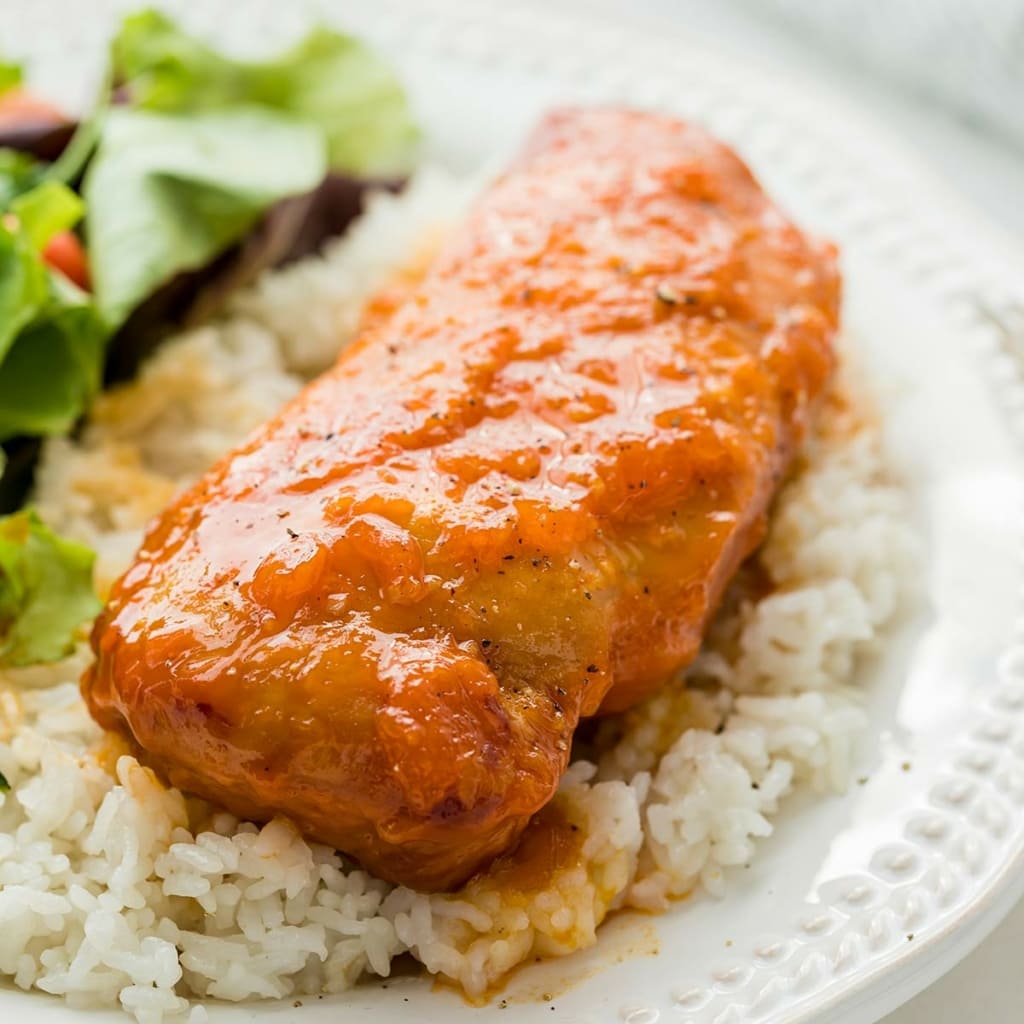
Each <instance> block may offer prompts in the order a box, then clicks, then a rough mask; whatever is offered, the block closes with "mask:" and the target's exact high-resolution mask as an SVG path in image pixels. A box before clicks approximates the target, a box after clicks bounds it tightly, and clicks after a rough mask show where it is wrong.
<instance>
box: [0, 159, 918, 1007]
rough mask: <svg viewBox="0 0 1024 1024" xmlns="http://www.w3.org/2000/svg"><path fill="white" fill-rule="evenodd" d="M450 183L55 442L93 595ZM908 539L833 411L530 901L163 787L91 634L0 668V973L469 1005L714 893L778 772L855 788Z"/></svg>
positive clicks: (590, 785)
mask: <svg viewBox="0 0 1024 1024" xmlns="http://www.w3.org/2000/svg"><path fill="white" fill-rule="evenodd" d="M465 196H466V188H465V186H464V185H462V184H459V183H456V182H452V181H450V180H447V179H445V178H444V177H443V176H441V175H439V174H436V173H431V174H425V175H422V176H421V177H419V178H418V179H417V181H416V182H415V184H414V185H413V186H412V187H411V188H410V189H409V191H408V192H407V193H406V194H405V195H404V196H402V197H400V198H395V197H391V196H381V197H378V198H377V199H376V200H375V201H374V203H373V204H372V207H371V209H370V211H369V212H368V213H367V214H366V216H365V217H364V218H363V219H362V221H361V222H360V223H359V225H357V227H356V228H355V230H354V231H352V232H351V233H350V234H349V235H348V236H347V237H346V238H345V239H343V240H341V241H340V242H338V243H336V244H334V245H333V246H332V247H331V248H330V249H329V251H328V252H327V253H326V255H325V256H324V257H322V258H317V259H313V260H309V261H306V262H304V263H302V264H301V265H298V266H295V267H293V268H291V269H289V270H286V271H283V272H279V273H277V274H274V275H270V276H268V277H267V278H266V279H265V280H263V281H262V282H261V283H260V284H259V286H258V287H257V288H255V289H254V290H252V291H251V292H249V293H248V294H246V295H244V296H241V297H240V298H238V299H237V300H236V302H235V305H234V308H233V310H232V315H231V317H230V318H227V319H225V320H223V321H222V322H219V323H217V324H215V325H213V326H208V327H204V328H202V329H200V330H197V331H194V332H192V333H190V334H187V335H185V336H183V337H181V338H179V339H177V340H175V341H174V342H172V343H168V344H167V345H166V346H165V347H164V348H163V349H162V350H161V351H160V353H159V354H158V355H157V356H156V357H155V358H154V359H153V360H152V361H151V362H150V363H149V364H148V365H147V366H146V367H145V369H144V371H143V373H142V375H141V377H140V379H139V380H138V381H137V382H136V383H134V384H132V385H130V386H128V387H126V388H124V389H122V390H121V391H119V392H116V393H114V394H111V395H109V396H106V397H104V398H103V399H101V400H100V402H99V403H98V404H97V406H96V408H95V410H94V412H93V414H92V415H91V417H90V420H89V423H88V425H87V426H86V428H85V430H84V432H83V434H82V435H81V437H80V438H79V439H78V440H77V441H70V440H61V441H54V442H51V443H50V444H48V445H47V447H46V451H45V454H44V458H43V463H42V469H41V473H40V478H39V490H38V495H37V499H38V505H39V507H40V509H41V511H42V512H43V514H44V516H45V517H46V518H47V519H48V520H49V521H50V522H51V523H52V524H53V525H54V526H55V527H56V528H57V529H59V530H61V531H63V532H65V533H68V534H70V535H72V536H75V537H78V538H80V539H82V540H84V541H86V542H87V543H89V544H91V545H93V546H94V547H95V548H96V549H97V550H98V552H99V559H98V564H97V581H98V585H99V587H100V588H101V590H102V589H105V588H106V587H108V586H109V584H110V582H111V581H112V579H113V578H114V577H115V576H116V575H117V574H118V573H119V572H120V571H121V570H122V569H123V568H124V567H125V565H126V563H127V562H128V561H129V560H130V558H131V555H132V552H133V550H134V547H135V545H136V544H137V542H138V539H139V535H140V532H141V529H142V527H143V525H144V523H145V522H146V520H147V519H148V518H149V517H150V516H151V515H152V514H153V513H154V512H156V511H157V510H158V509H159V508H160V507H161V506H162V505H163V504H164V503H165V502H166V500H167V499H168V497H169V496H170V495H171V494H173V493H174V492H175V491H176V490H177V489H178V488H179V487H181V486H182V485H183V484H184V483H186V482H187V481H189V480H190V479H192V478H194V477H195V476H196V475H197V474H199V473H200V472H201V471H202V470H203V469H204V468H205V467H206V466H207V465H208V464H209V463H210V462H211V461H212V460H213V459H214V458H215V457H217V456H218V455H219V454H221V453H222V452H223V451H224V450H226V449H227V448H229V447H230V446H231V445H233V444H234V443H236V442H237V441H238V440H240V439H241V438H242V437H243V436H244V435H245V434H246V433H247V432H248V431H249V430H250V429H251V428H252V427H253V426H254V425H256V424H257V423H259V422H260V421H262V420H263V419H265V418H266V417H267V416H268V415H269V414H271V413H272V412H273V411H274V410H275V409H276V408H277V407H278V406H279V405H280V404H281V402H282V401H284V400H285V399H286V398H288V397H289V396H291V395H292V394H294V393H295V392H296V391H297V390H298V389H299V388H300V387H301V385H302V383H303V380H304V379H306V378H308V377H309V376H310V375H312V374H314V373H316V372H317V371H319V370H321V369H322V368H323V367H325V366H326V365H328V364H329V363H330V362H331V361H332V360H333V358H334V357H335V355H336V353H337V350H338V348H339V345H343V344H345V343H347V342H348V341H349V340H350V339H351V337H352V336H353V334H354V332H355V330H356V326H357V322H358V316H359V310H360V308H361V306H362V304H363V302H364V301H365V299H366V297H367V296H368V295H369V294H370V293H372V292H373V291H374V290H375V289H377V288H378V287H380V286H381V285H382V284H383V283H385V282H386V281H387V280H388V279H389V278H390V277H392V276H393V275H394V274H395V273H396V270H397V269H398V268H399V267H401V266H402V265H403V264H405V263H407V262H408V259H409V254H410V252H413V251H415V250H416V247H417V246H420V247H421V249H422V245H423V239H424V238H425V237H429V236H430V235H431V233H436V232H437V231H440V230H441V229H442V228H443V226H444V224H445V223H447V222H450V221H451V220H452V219H454V218H455V217H456V216H457V215H458V212H459V210H460V209H461V208H462V207H463V205H464V202H465ZM914 547H915V546H914V542H913V536H912V533H911V530H910V527H909V525H908V522H907V515H906V510H905V502H904V496H903V494H902V493H901V491H900V489H899V487H898V486H896V485H895V484H894V483H893V482H892V480H891V479H890V478H889V475H888V473H887V470H886V466H885V463H884V459H883V456H882V452H881V446H880V440H879V434H878V431H877V429H876V428H875V427H874V426H873V425H872V424H871V423H870V422H865V421H861V420H860V419H859V418H858V416H857V415H856V413H855V412H852V411H850V409H848V408H846V407H845V406H843V405H842V404H841V403H839V402H835V403H833V404H832V405H831V406H830V407H829V408H828V409H827V410H826V413H825V416H824V417H823V422H822V425H821V427H820V429H819V431H818V433H817V435H816V436H815V438H813V439H812V441H811V442H810V444H809V446H808V450H807V455H806V458H805V459H804V461H803V463H802V465H801V466H800V467H799V472H798V474H797V475H796V477H795V479H794V480H793V481H792V482H791V483H790V484H789V485H788V487H787V488H786V489H785V491H784V492H783V494H782V496H781V498H780V500H779V502H778V507H777V509H776V512H775V516H774V520H773V526H772V529H771V532H770V535H769V538H768V540H767V542H766V544H765V546H764V549H763V551H762V552H761V554H760V563H761V567H762V570H763V572H764V573H766V574H767V576H768V577H769V578H770V580H771V582H772V583H773V584H774V585H775V589H773V590H772V591H771V592H770V594H769V595H768V596H766V597H762V598H761V599H759V600H739V599H736V600H733V601H731V602H730V603H729V605H728V607H727V608H726V609H725V610H724V611H723V613H722V615H721V616H720V617H719V620H718V622H717V623H716V626H715V627H714V629H713V631H712V634H711V636H710V638H709V640H708V643H707V644H706V648H705V651H704V652H703V653H702V655H701V657H700V659H699V661H698V663H697V664H696V665H695V666H694V667H693V669H692V670H691V672H690V673H689V679H688V683H687V685H686V686H683V685H682V684H681V683H677V684H675V685H670V686H667V687H666V688H665V689H664V690H663V691H662V692H661V693H659V694H658V695H657V696H655V697H654V698H653V699H651V700H649V701H647V702H646V703H645V704H643V705H642V706H640V707H638V708H636V709H634V710H632V711H630V712H629V713H628V714H626V715H624V716H622V717H621V718H620V719H618V720H617V721H616V722H614V723H611V724H608V725H605V726H603V727H602V732H603V734H604V742H605V749H604V753H603V754H602V755H601V756H600V757H599V759H598V762H597V763H596V764H591V763H589V762H587V761H577V762H575V763H574V764H573V766H572V767H571V768H570V770H569V772H568V774H567V776H566V778H565V781H564V784H563V786H562V791H561V794H560V797H559V800H560V802H561V805H562V807H563V808H564V811H565V813H566V814H567V815H568V816H569V818H570V819H571V820H572V821H574V822H575V823H577V824H578V826H579V827H580V832H581V835H582V837H583V838H582V847H581V851H582V852H581V856H579V857H578V858H570V862H569V863H566V864H563V865H560V866H559V867H558V868H557V869H556V870H555V871H553V872H551V873H550V875H549V877H546V878H542V879H541V880H540V881H539V882H538V883H537V884H536V885H535V886H534V888H533V889H531V890H530V891H529V892H528V893H527V894H526V895H525V897H524V894H523V892H521V891H515V892H513V891H510V890H509V889H508V887H507V885H505V884H504V883H503V882H502V881H501V880H500V879H496V878H494V877H491V876H490V875H487V874H485V875H483V876H481V877H479V878H477V879H475V880H473V881H471V882H470V883H468V884H467V885H466V886H464V887H463V889H462V890H461V891H459V892H456V893H454V894H449V895H424V894H418V893H414V892H411V891H409V890H407V889H404V888H401V887H394V886H391V885H388V884H386V883H384V882H381V881H378V880H375V879H373V878H371V877H370V876H369V875H367V874H366V873H365V872H362V871H358V870H354V869H353V868H352V867H351V866H350V865H348V864H347V863H346V862H344V860H343V859H342V858H340V857H339V856H338V855H337V854H336V853H335V852H333V851H331V850H329V849H326V848H324V847H322V846H318V845H315V844H311V843H307V842H305V841H304V840H303V839H302V838H301V837H300V836H299V835H298V834H297V833H296V832H295V830H294V829H293V828H292V826H291V825H290V824H289V823H287V822H286V821H283V820H277V821H274V822H271V823H270V824H268V825H266V826H264V827H263V828H258V827H256V826H254V825H252V824H249V823H245V822H239V821H238V820H237V819H236V818H234V817H233V816H231V815H229V814H227V813H224V812H222V811H218V810H216V809H215V808H211V807H209V806H208V805H206V804H204V803H202V802H200V801H197V800H193V799H191V798H187V797H184V796H183V795H182V794H181V793H179V792H177V791H176V790H172V789H166V788H165V787H164V786H162V785H161V784H160V783H159V782H158V781H157V780H156V779H155V777H154V776H153V775H152V773H151V772H149V771H148V770H147V769H145V768H143V767H141V766H140V765H139V764H138V763H137V762H136V761H135V759H134V758H132V757H131V756H129V755H128V754H127V753H125V752H124V751H123V750H122V749H119V747H118V743H117V741H116V740H114V739H112V738H110V737H103V736H102V734H101V733H100V731H99V730H98V729H97V728H96V726H95V725H93V723H92V722H91V720H90V719H89V717H88V715H87V713H86V711H85V709H84V706H83V704H82V702H81V700H80V698H79V694H78V689H77V679H78V676H79V674H80V672H81V670H82V668H83V666H84V664H85V659H86V653H85V650H84V647H83V649H82V650H81V651H80V653H79V654H77V655H76V656H75V657H74V658H71V659H69V660H68V661H66V662H64V663H62V664H59V665H55V666H46V667H37V668H34V669H31V670H22V671H19V672H14V671H8V672H6V673H0V771H2V772H3V774H4V776H5V777H6V778H7V779H8V780H9V782H10V784H11V791H10V792H9V793H7V794H6V795H0V973H2V974H4V975H6V976H8V977H9V978H11V979H12V980H13V982H14V984H15V985H17V986H19V987H20V988H24V989H29V988H37V989H41V990H43V991H45V992H50V993H53V994H56V995H60V996H63V997H64V998H65V999H66V1000H67V1002H68V1003H69V1004H70V1005H74V1006H87V1005H88V1006H93V1005H111V1004H116V1003H118V1002H119V1003H120V1004H121V1006H123V1007H124V1009H125V1010H127V1011H128V1012H129V1013H131V1014H133V1015H134V1016H135V1018H136V1019H137V1020H138V1021H139V1022H140V1024H159V1022H160V1021H163V1020H165V1019H167V1018H169V1017H173V1016H174V1015H184V1014H185V1013H187V1012H188V1010H189V1005H190V1004H189V1000H190V999H193V998H200V999H203V998H217V999H223V1000H242V999H249V998H254V997H261V998H283V997H292V996H295V995H297V994H302V993H312V992H337V991H340V990H343V989H345V988H347V987H349V986H350V985H352V984H353V983H354V982H355V981H356V980H357V979H358V978H359V977H360V976H361V975H363V974H364V973H370V974H375V975H382V976H386V975H387V974H388V972H389V970H390V965H391V961H392V960H393V958H394V957H396V956H398V955H400V954H402V953H412V955H413V956H415V957H416V958H417V959H419V960H420V961H421V962H422V963H423V965H424V966H425V968H426V969H427V970H428V971H430V972H433V973H437V974H441V975H445V976H447V977H448V978H450V979H453V980H455V981H456V982H458V983H460V984H461V985H462V986H464V988H465V989H466V990H467V992H469V993H470V994H480V993H483V992H484V991H485V990H486V989H487V988H488V987H489V986H490V985H491V984H492V983H493V982H495V981H496V980H498V979H500V978H501V976H502V975H503V974H504V973H506V972H507V971H508V970H509V969H510V968H512V967H513V966H515V965H516V964H518V963H521V962H523V961H524V960H527V959H529V958H532V957H536V956H557V955H560V954H563V953H567V952H570V951H572V950H574V949H578V948H580V947H583V946H586V945H589V944H590V943H592V942H594V941H595V938H596V936H595V933H596V929H597V927H598V925H599V924H600V922H601V920H602V918H603V917H604V916H605V915H606V914H607V913H608V912H609V911H610V910H613V909H616V908H618V907H625V906H633V907H640V908H647V909H662V908H663V907H664V906H665V905H666V902H667V900H668V899H669V898H670V897H672V896H676V895H680V894H684V893H687V892H690V891H692V890H694V889H696V888H700V887H703V888H705V889H707V890H709V891H710V892H712V893H716V894H718V893H722V892H723V891H724V890H725V887H726V885H727V882H728V874H729V872H728V869H730V868H733V867H735V866H737V865H743V864H747V863H749V862H750V859H751V857H753V856H754V854H755V847H756V840H757V839H758V838H760V837H763V836H767V835H769V834H770V833H771V831H772V825H771V816H772V815H773V814H774V813H775V811H776V810H777V808H778V806H779V802H780V800H781V799H782V798H783V797H785V796H786V795H787V794H789V793H790V792H792V791H793V789H794V787H795V786H797V785H808V786H811V787H813V788H814V789H815V790H817V791H819V792H828V791H838V790H841V789H843V788H844V787H845V786H846V785H847V784H848V782H849V780H850V776H851V772H852V770H853V765H854V758H855V748H856V745H857V738H858V736H859V735H860V734H861V732H862V730H863V728H864V725H865V717H864V714H863V712H862V711H861V710H860V708H859V706H858V701H857V697H856V694H855V693H853V692H852V691H851V689H850V687H851V684H852V683H853V681H854V680H853V673H854V668H855V665H856V662H857V659H858V658H859V657H860V656H861V654H862V653H863V652H865V651H867V650H869V649H871V648H872V647H873V646H874V645H876V644H878V642H879V638H880V637H881V635H882V633H883V631H884V629H885V627H886V626H887V625H888V624H889V623H890V622H891V621H892V619H893V618H894V616H895V615H896V614H897V612H898V610H899V607H900V603H901V600H902V598H903V593H902V591H903V586H904V581H905V580H906V579H907V578H909V576H910V575H911V573H910V565H911V562H912V559H913V558H914V553H915V552H914ZM678 912H681V913H685V910H680V911H678ZM191 1019H192V1021H193V1022H195V1024H199V1022H200V1021H201V1020H202V1019H204V1014H203V1012H202V1009H201V1007H195V1008H193V1015H192V1018H191Z"/></svg>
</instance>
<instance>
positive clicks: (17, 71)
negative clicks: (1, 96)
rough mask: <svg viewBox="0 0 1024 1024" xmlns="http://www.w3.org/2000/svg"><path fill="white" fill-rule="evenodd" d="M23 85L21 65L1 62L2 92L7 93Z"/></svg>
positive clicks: (0, 90)
mask: <svg viewBox="0 0 1024 1024" xmlns="http://www.w3.org/2000/svg"><path fill="white" fill-rule="evenodd" d="M19 85H21V65H20V64H12V63H10V61H5V60H0V92H7V91H8V89H14V88H16V87H17V86H19Z"/></svg>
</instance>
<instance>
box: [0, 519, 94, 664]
mask: <svg viewBox="0 0 1024 1024" xmlns="http://www.w3.org/2000/svg"><path fill="white" fill-rule="evenodd" d="M93 557H94V556H93V553H92V552H91V551H90V550H89V549H88V548H86V547H83V546H82V545H81V544H76V543H74V542H73V541H69V540H65V539H64V538H62V537H59V536H57V534H55V533H54V532H53V531H52V530H51V529H49V527H47V526H46V525H45V524H44V523H43V521H42V520H41V519H40V518H39V516H38V515H37V514H36V513H35V512H33V511H31V510H27V511H24V512H17V513H15V514H14V515H10V516H5V517H3V518H0V665H9V666H14V667H20V666H24V665H33V664H37V663H39V662H49V661H57V660H59V659H60V658H63V657H65V656H66V655H68V654H70V653H71V650H72V648H73V646H74V637H75V631H76V630H77V629H78V627H79V626H80V625H81V624H82V623H83V622H85V621H87V620H88V619H90V618H92V617H93V616H94V615H96V613H97V612H98V611H99V609H100V602H99V600H98V599H97V597H96V594H95V593H94V591H93V588H92V564H93Z"/></svg>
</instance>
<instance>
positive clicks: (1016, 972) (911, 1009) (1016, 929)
mask: <svg viewBox="0 0 1024 1024" xmlns="http://www.w3.org/2000/svg"><path fill="white" fill-rule="evenodd" d="M561 2H562V3H564V4H566V5H567V6H574V7H576V8H580V7H583V8H587V7H589V8H591V9H592V10H595V11H599V12H601V13H602V14H604V15H605V16H606V17H608V16H611V17H616V18H622V19H628V20H631V21H634V22H638V23H648V24H653V25H655V26H657V27H658V28H659V31H661V32H665V31H671V30H672V29H673V28H677V29H678V27H681V26H686V25H688V26H691V27H693V28H694V29H698V30H700V31H701V32H702V33H704V34H708V33H710V34H711V35H713V36H714V37H715V38H716V40H717V41H718V43H719V45H720V46H721V47H722V48H723V49H728V50H732V51H733V52H737V53H740V54H744V53H747V54H749V53H757V54H760V55H762V56H770V57H778V58H779V59H780V60H782V61H783V62H784V63H785V64H786V65H787V66H788V67H791V68H794V67H795V68H800V67H803V68H806V69H807V71H808V72H809V73H811V74H814V75H817V76H821V78H822V79H823V80H824V81H826V82H827V83H828V84H829V85H831V86H832V87H833V88H834V89H837V90H838V91H841V92H843V93H844V94H846V95H847V96H848V97H850V98H852V99H854V100H856V101H858V102H859V103H860V104H861V106H863V107H864V108H866V109H867V110H869V111H870V112H872V113H873V114H874V115H875V117H876V118H877V119H878V120H879V121H880V122H881V123H882V124H884V125H887V126H888V128H889V129H890V131H892V130H895V131H896V132H897V133H898V134H899V135H900V136H901V137H902V139H903V142H904V144H905V145H908V146H910V147H912V148H915V149H916V150H917V151H918V154H919V155H921V156H923V157H924V159H925V160H926V161H927V162H928V163H929V164H930V165H931V167H932V168H933V169H934V170H935V172H936V173H938V174H939V175H941V176H942V177H943V178H945V179H946V181H947V182H948V183H950V184H952V185H953V186H954V187H955V188H956V189H957V190H958V191H959V192H960V193H961V195H962V196H964V197H965V198H966V199H967V200H969V201H971V202H972V203H973V204H974V205H975V207H976V208H977V209H979V210H980V211H981V212H982V213H983V214H985V215H986V216H987V217H988V218H989V219H990V220H991V221H992V222H994V223H995V224H996V225H998V226H999V227H1001V228H1002V229H1003V231H1004V232H1007V233H1008V234H1010V235H1013V236H1015V238H1016V240H1018V241H1019V243H1020V246H1021V251H1024V152H1021V151H1019V150H1015V149H1013V148H1011V147H1009V146H1007V145H1004V144H1002V143H1001V142H1000V140H998V139H995V138H993V137H991V136H989V135H986V134H983V133H982V132H980V131H978V130H977V129H975V128H973V127H972V126H970V125H967V124H965V123H962V122H959V121H956V120H954V119H952V118H950V117H949V116H947V115H946V114H945V112H943V111H941V110H938V109H936V108H934V107H931V106H930V105H928V104H927V103H925V102H922V101H920V100H917V99H914V98H910V97H907V96H904V95H901V94H899V93H897V92H895V91H894V90H893V89H892V88H890V87H889V86H888V85H887V83H885V82H879V81H872V80H871V76H869V75H867V74H865V73H863V72H857V71H855V70H853V69H850V68H848V67H847V66H846V65H845V64H844V63H843V61H841V60H840V59H838V58H836V57H834V56H833V55H831V54H827V53H821V52H815V51H814V50H813V49H812V48H810V47H806V46H805V45H804V44H803V43H801V42H800V41H799V40H798V39H794V38H793V37H791V36H789V35H787V34H786V33H785V32H782V31H780V30H779V29H777V28H776V27H775V26H773V25H772V24H771V23H770V22H766V21H763V20H761V19H758V18H756V16H752V15H750V14H749V13H747V11H744V10H742V9H736V8H734V7H732V6H731V5H730V4H729V3H727V2H716V0H561ZM1017 102H1024V97H1022V98H1019V99H1018V100H1017ZM1022 263H1024V261H1022ZM1022 269H1024V267H1022ZM823 1024H824V1022H823ZM883 1024H1024V903H1022V904H1020V905H1018V906H1017V907H1016V908H1013V909H1011V910H1010V912H1009V915H1008V916H1007V918H1006V920H1005V921H1004V922H1003V924H1002V925H1001V926H1000V927H999V928H998V929H996V931H995V932H993V934H992V935H991V936H989V938H988V939H986V940H985V941H984V942H983V943H982V944H981V945H980V946H979V947H978V948H977V949H976V950H975V951H974V952H973V953H972V954H971V955H970V956H969V957H968V958H967V959H966V960H964V961H963V962H962V963H961V964H960V965H959V966H958V967H956V968H955V969H954V970H953V971H951V972H950V973H949V974H947V975H946V976H945V977H944V978H942V979H941V980H940V981H938V982H937V983H935V984H934V985H933V986H932V987H931V988H929V989H926V990H925V991H924V992H922V993H921V994H920V995H919V996H917V998H915V999H913V1000H911V1001H910V1002H909V1003H907V1004H906V1005H904V1006H903V1007H901V1008H900V1009H899V1010H897V1011H895V1012H894V1013H892V1014H890V1015H889V1016H888V1017H886V1018H885V1020H884V1022H883Z"/></svg>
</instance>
